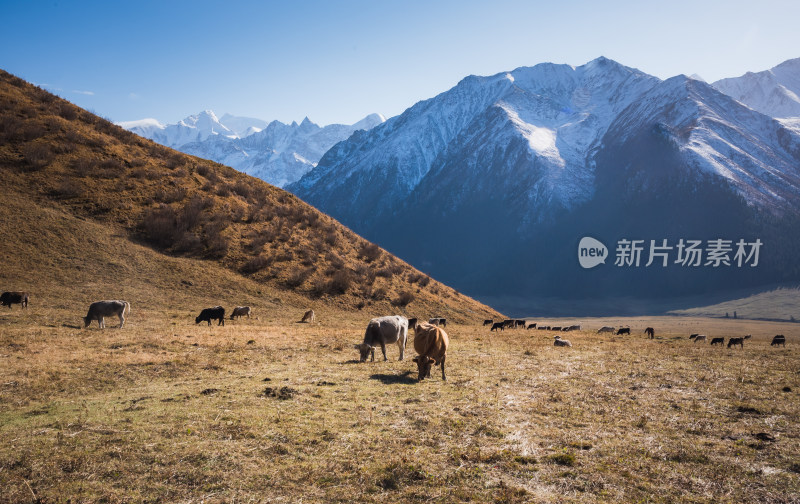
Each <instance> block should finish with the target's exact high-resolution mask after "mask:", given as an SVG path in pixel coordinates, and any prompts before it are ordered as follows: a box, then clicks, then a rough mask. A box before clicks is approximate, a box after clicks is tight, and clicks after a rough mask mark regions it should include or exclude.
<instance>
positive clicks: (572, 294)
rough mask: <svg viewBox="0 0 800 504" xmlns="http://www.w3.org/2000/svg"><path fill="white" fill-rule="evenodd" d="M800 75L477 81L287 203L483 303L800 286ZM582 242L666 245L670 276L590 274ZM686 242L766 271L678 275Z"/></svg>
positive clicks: (432, 102)
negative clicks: (733, 252)
mask: <svg viewBox="0 0 800 504" xmlns="http://www.w3.org/2000/svg"><path fill="white" fill-rule="evenodd" d="M799 62H800V60H791V61H788V62H786V63H784V64H782V65H779V66H778V67H775V68H774V69H772V70H770V71H767V72H762V73H761V74H747V75H745V76H743V77H740V78H737V79H726V80H723V81H719V82H717V83H715V84H714V85H710V84H708V83H706V82H703V81H701V80H697V79H693V78H690V77H686V76H677V77H673V78H670V79H667V80H661V79H658V78H656V77H653V76H650V75H647V74H645V73H643V72H641V71H639V70H636V69H634V68H629V67H626V66H624V65H621V64H619V63H617V62H615V61H612V60H609V59H606V58H602V57H601V58H598V59H596V60H594V61H591V62H589V63H587V64H585V65H582V66H579V67H572V66H569V65H556V64H550V63H543V64H539V65H536V66H534V67H524V68H518V69H516V70H513V71H510V72H502V73H499V74H497V75H494V76H490V77H476V76H470V77H467V78H465V79H463V80H462V81H461V82H459V83H458V85H456V86H455V87H454V88H452V89H450V90H448V91H446V92H444V93H442V94H440V95H438V96H436V97H434V98H431V99H429V100H425V101H422V102H419V103H417V104H416V105H414V106H412V107H411V108H409V109H408V110H406V111H405V112H404V113H403V114H401V115H399V116H397V117H393V118H391V119H389V120H388V121H386V122H385V123H383V124H381V125H379V126H377V127H375V128H373V129H371V130H369V131H359V132H355V133H354V134H353V135H352V136H350V137H349V138H348V139H347V140H345V141H342V142H340V143H338V144H336V145H335V146H333V148H331V149H330V150H329V151H328V152H327V153H325V155H324V156H323V157H322V158H321V160H320V161H319V163H318V164H317V166H316V167H315V168H314V169H312V170H310V171H309V172H308V173H307V174H305V175H304V176H303V177H302V178H301V179H300V180H299V181H297V182H295V183H292V184H289V185H288V187H287V188H288V189H289V190H291V191H292V192H294V193H296V194H297V195H298V196H300V197H301V198H303V199H304V200H306V201H308V202H309V203H311V204H312V205H314V206H316V207H317V208H319V209H321V210H323V211H324V212H327V213H330V214H331V215H332V216H334V217H335V218H337V219H339V220H340V221H341V222H343V223H345V224H346V225H348V226H350V227H351V228H353V229H354V230H356V231H357V232H359V233H361V234H362V235H364V236H366V237H367V238H369V239H370V240H373V241H376V242H377V243H380V244H381V245H382V246H384V247H385V248H387V249H388V250H392V251H393V252H395V253H397V254H399V255H400V256H401V257H403V258H405V259H406V260H408V261H410V262H411V263H412V264H415V265H416V266H417V267H419V268H421V269H423V270H425V271H427V272H429V273H430V274H432V275H433V276H435V277H437V278H441V279H442V280H444V281H445V282H447V283H449V284H451V285H453V286H455V287H457V288H460V289H463V290H464V291H466V292H468V293H470V294H471V295H477V296H479V297H483V298H484V299H489V298H492V297H499V296H520V297H525V298H532V297H536V296H541V297H546V296H560V297H564V298H567V299H578V298H589V297H592V296H596V295H597V292H598V287H599V286H601V285H602V286H603V288H602V292H603V295H604V296H614V295H616V296H635V297H641V296H651V297H664V296H682V295H689V294H696V293H698V292H706V291H714V290H724V289H730V288H741V287H744V286H748V285H757V284H759V283H762V282H763V283H766V282H776V281H789V280H791V281H796V280H800V264H798V263H799V261H797V259H796V254H795V253H794V252H792V250H794V249H793V248H792V247H797V246H800V225H798V224H800V220H798V215H800V129H798V128H796V127H795V125H796V124H797V122H796V118H794V116H792V115H791V114H795V112H794V110H795V108H794V107H795V106H796V105H797V92H796V90H797V86H796V84H797V83H798V82H800V78H798V76H800V64H798V63H799ZM722 90H724V91H725V92H722ZM734 90H740V91H741V93H740V94H739V95H738V97H737V95H736V93H735V92H734ZM727 93H730V94H727ZM732 95H733V96H732ZM737 100H738V101H737ZM778 111H780V116H779V117H777V115H778V113H779V112H778ZM771 114H775V115H776V116H773V115H771ZM585 235H590V236H594V237H596V238H599V239H601V240H604V241H605V242H607V244H608V245H609V248H610V249H611V254H612V255H613V254H614V253H615V249H614V246H615V244H616V243H617V242H618V241H619V240H621V239H626V238H630V239H642V240H644V242H643V243H645V244H647V245H649V244H650V240H655V241H657V242H658V243H659V244H661V243H662V241H661V240H668V241H667V242H666V243H667V244H671V245H672V248H671V249H670V250H671V253H672V254H673V257H672V258H671V259H672V260H671V261H670V263H669V264H670V265H669V267H658V268H653V267H650V268H646V267H644V262H643V263H642V265H641V267H636V268H634V267H620V266H615V265H614V264H613V260H610V261H608V263H607V264H605V265H604V266H601V267H598V268H596V269H592V270H583V269H581V268H580V266H579V265H578V261H577V253H578V250H577V247H578V242H579V240H580V239H581V237H583V236H585ZM681 239H697V240H701V241H702V242H703V244H707V243H708V242H709V241H710V240H714V239H725V240H732V241H736V240H739V239H746V240H747V242H748V243H751V242H755V240H756V239H760V240H761V241H762V242H763V243H764V247H763V251H762V256H761V259H760V261H761V262H760V264H759V266H758V267H757V268H752V267H748V268H741V267H733V268H731V267H727V268H714V267H712V266H709V267H703V265H701V266H700V267H698V268H686V267H681V266H676V265H675V262H674V259H676V257H675V255H677V253H678V251H677V250H676V248H675V246H676V245H677V244H678V243H679V240H681ZM645 253H646V251H645ZM612 259H613V258H612ZM501 308H502V306H501Z"/></svg>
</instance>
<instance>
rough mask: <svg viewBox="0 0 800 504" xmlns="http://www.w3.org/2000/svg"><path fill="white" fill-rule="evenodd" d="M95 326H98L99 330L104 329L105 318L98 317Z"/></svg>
mask: <svg viewBox="0 0 800 504" xmlns="http://www.w3.org/2000/svg"><path fill="white" fill-rule="evenodd" d="M97 325H99V326H100V329H105V328H106V318H105V317H98V318H97Z"/></svg>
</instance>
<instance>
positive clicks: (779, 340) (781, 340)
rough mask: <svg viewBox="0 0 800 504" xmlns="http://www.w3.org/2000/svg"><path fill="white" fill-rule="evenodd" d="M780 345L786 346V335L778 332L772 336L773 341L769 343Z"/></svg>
mask: <svg viewBox="0 0 800 504" xmlns="http://www.w3.org/2000/svg"><path fill="white" fill-rule="evenodd" d="M778 345H782V346H784V347H785V346H786V336H784V335H783V334H776V335H775V337H774V338H772V343H770V344H769V346H778Z"/></svg>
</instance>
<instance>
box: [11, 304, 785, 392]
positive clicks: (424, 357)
mask: <svg viewBox="0 0 800 504" xmlns="http://www.w3.org/2000/svg"><path fill="white" fill-rule="evenodd" d="M29 298H30V295H29V294H28V293H27V292H24V291H8V292H3V293H2V294H0V306H8V307H9V308H11V305H13V304H19V305H20V306H21V307H22V308H23V309H25V308H27V307H28V301H29ZM130 309H131V305H130V303H128V302H127V301H122V300H104V301H96V302H94V303H92V304H90V305H89V310H88V312H87V314H86V316H85V317H83V322H84V327H89V325H90V324H91V323H92V321H95V320H96V321H97V324H98V326H99V327H100V328H101V329H103V328H105V317H112V316H116V317H118V318H119V327H120V328H122V327H123V326H124V325H125V315H129V314H130ZM251 313H252V310H251V309H250V307H249V306H236V307H234V308H233V310H232V311H231V314H230V320H234V319H236V318H237V317H239V318H241V317H247V318H250V316H251ZM213 320H216V321H217V325H222V326H224V325H225V308H224V307H222V306H214V307H211V308H205V309H203V310H202V311H201V312H200V314H199V315H198V316H197V317H196V318H195V324H199V323H200V322H207V323H208V325H209V326H210V325H211V321H213ZM315 320H316V316H315V314H314V311H313V310H308V311H306V312H305V313H304V315H303V317H302V319H301V320H300V322H314V321H315ZM487 325H489V326H491V328H490V332H491V331H504V330H505V329H518V328H522V329H538V330H540V331H557V332H569V331H581V330H582V327H581V325H578V324H573V325H566V326H552V325H544V324H538V323H537V322H529V321H527V320H525V319H504V320H501V321H498V322H495V321H494V320H492V319H486V320H484V321H483V326H484V327H485V326H487ZM446 326H447V319H446V318H443V317H434V318H430V319H429V320H428V322H422V321H419V320H418V319H416V318H411V319H408V318H406V317H403V316H401V315H389V316H384V317H376V318H373V319H371V320H370V321H369V323H368V324H367V329H366V331H365V333H364V340H363V341H362V342H361V343H359V344H356V345H354V347H355V349H356V350H358V351H359V361H360V362H366V360H367V358H368V357H369V358H371V360H372V361H375V348H376V347H380V348H381V353H382V354H383V360H384V361H385V360H388V359H387V356H386V345H391V344H397V347H398V349H399V351H400V359H399V360H403V358H404V357H405V348H406V343H407V342H408V333H409V329H413V330H414V350H415V351H416V352H417V354H418V355H417V356H416V357H414V359H413V361H414V362H416V363H417V371H418V380H420V381H421V380H423V379H425V378H428V377H430V374H431V367H432V366H434V365H438V366H441V369H442V380H446V377H445V361H446V359H447V347H448V345H449V343H450V339H449V337H448V335H447V333H446V332H445V331H444V329H443V327H446ZM602 333H611V334H614V335H624V334H627V335H630V334H631V328H630V327H627V326H625V327H619V328H616V327H611V326H603V327H601V328H600V329H598V330H597V334H602ZM643 334H646V335H647V336H648V337H649V338H650V339H654V338H655V330H654V329H653V328H652V327H647V328H645V330H644V332H643ZM750 338H751V335H749V334H748V335H747V336H743V337H731V338H729V339H728V345H727V346H728V348H731V347H735V346H738V347H739V348H740V349H743V348H744V342H745V340H748V339H750ZM553 339H554V342H553V344H554V346H559V347H572V343H571V342H570V341H569V340H566V339H563V338H562V337H561V336H560V335H555V336H554V337H553ZM689 339H690V340H692V341H693V342H694V343H699V342H706V341H707V336H706V335H705V334H692V335H690V336H689ZM710 344H711V346H716V345H720V346H723V345H724V344H725V338H724V337H714V338H712V339H711V342H710ZM770 346H783V347H785V346H786V337H785V336H784V335H782V334H778V335H776V336H775V337H773V338H772V342H771V343H770Z"/></svg>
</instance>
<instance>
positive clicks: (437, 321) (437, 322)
mask: <svg viewBox="0 0 800 504" xmlns="http://www.w3.org/2000/svg"><path fill="white" fill-rule="evenodd" d="M428 323H429V324H433V325H435V326H442V327H447V319H446V318H442V317H435V318H432V319H430V320H428Z"/></svg>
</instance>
